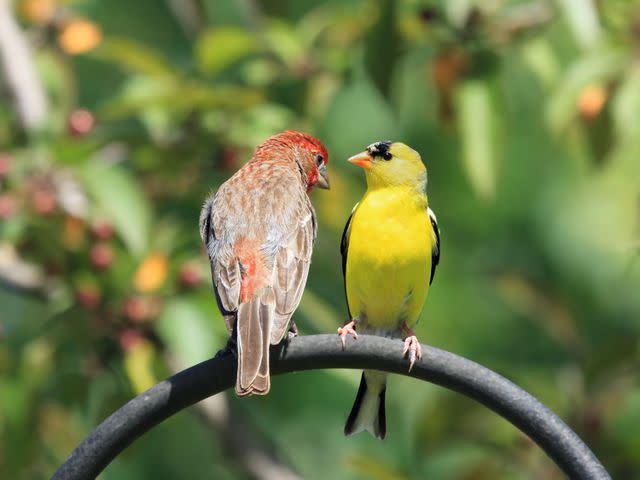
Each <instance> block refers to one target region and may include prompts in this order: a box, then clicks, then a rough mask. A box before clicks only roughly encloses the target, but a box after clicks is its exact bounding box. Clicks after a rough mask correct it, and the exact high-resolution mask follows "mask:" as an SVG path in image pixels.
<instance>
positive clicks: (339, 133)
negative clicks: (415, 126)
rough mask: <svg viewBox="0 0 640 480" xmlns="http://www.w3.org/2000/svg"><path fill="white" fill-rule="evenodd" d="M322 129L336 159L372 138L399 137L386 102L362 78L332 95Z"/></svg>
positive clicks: (357, 149) (352, 152) (351, 152)
mask: <svg viewBox="0 0 640 480" xmlns="http://www.w3.org/2000/svg"><path fill="white" fill-rule="evenodd" d="M323 132H325V135H326V141H327V143H328V144H330V145H331V147H332V150H333V151H334V152H336V157H337V158H346V157H348V156H350V155H353V154H355V153H357V152H359V151H361V150H364V148H365V147H366V146H367V145H369V144H370V143H373V142H375V141H378V140H384V139H387V138H398V137H399V128H398V123H397V121H396V118H395V116H394V114H393V112H392V110H391V107H390V106H389V103H388V102H387V101H386V99H385V98H384V97H383V96H382V95H381V94H380V92H379V91H378V90H377V89H376V88H375V87H374V86H373V85H372V84H371V82H370V81H369V80H368V79H366V78H362V79H361V80H358V81H356V82H354V83H353V84H351V85H349V86H347V87H344V88H343V89H342V90H340V91H339V92H338V93H337V94H336V96H335V97H334V99H333V102H332V104H331V107H329V109H328V111H327V115H326V118H325V122H324V127H323Z"/></svg>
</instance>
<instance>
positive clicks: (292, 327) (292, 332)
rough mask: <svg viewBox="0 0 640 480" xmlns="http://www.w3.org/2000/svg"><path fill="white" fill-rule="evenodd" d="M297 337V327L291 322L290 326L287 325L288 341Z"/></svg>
mask: <svg viewBox="0 0 640 480" xmlns="http://www.w3.org/2000/svg"><path fill="white" fill-rule="evenodd" d="M297 336H298V326H297V325H296V324H295V323H294V322H293V320H292V321H291V325H289V332H288V337H289V340H291V339H292V338H294V337H297Z"/></svg>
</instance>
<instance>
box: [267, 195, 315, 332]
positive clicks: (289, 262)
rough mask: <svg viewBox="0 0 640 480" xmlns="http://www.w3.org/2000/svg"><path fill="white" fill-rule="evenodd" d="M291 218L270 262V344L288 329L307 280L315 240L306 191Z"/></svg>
mask: <svg viewBox="0 0 640 480" xmlns="http://www.w3.org/2000/svg"><path fill="white" fill-rule="evenodd" d="M299 205H300V207H299V208H298V209H296V210H295V213H294V214H293V216H292V218H291V223H290V225H291V227H290V231H289V232H288V235H287V236H286V237H285V239H284V242H283V244H282V246H280V247H279V248H278V249H277V253H276V254H275V258H274V265H273V269H274V271H273V282H272V288H273V292H274V294H275V301H276V308H275V312H274V319H273V324H272V326H271V343H272V344H277V343H279V342H280V341H281V340H282V338H283V337H284V335H285V334H286V333H287V331H288V330H289V323H290V320H291V316H292V315H293V312H294V311H295V309H296V308H297V307H298V304H299V303H300V299H301V298H302V293H303V292H304V287H305V285H306V283H307V275H308V273H309V265H310V263H311V254H312V252H313V244H314V242H315V239H316V215H315V212H314V210H313V207H312V206H311V202H310V201H309V199H308V197H307V196H306V194H305V195H304V196H302V197H301V198H300V203H299Z"/></svg>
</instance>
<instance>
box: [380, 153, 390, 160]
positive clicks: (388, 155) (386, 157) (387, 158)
mask: <svg viewBox="0 0 640 480" xmlns="http://www.w3.org/2000/svg"><path fill="white" fill-rule="evenodd" d="M382 158H384V159H385V160H386V161H389V160H391V158H392V155H391V153H390V152H384V153H383V154H382Z"/></svg>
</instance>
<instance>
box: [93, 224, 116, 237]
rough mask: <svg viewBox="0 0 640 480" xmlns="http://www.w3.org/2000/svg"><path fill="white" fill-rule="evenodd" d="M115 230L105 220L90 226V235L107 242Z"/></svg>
mask: <svg viewBox="0 0 640 480" xmlns="http://www.w3.org/2000/svg"><path fill="white" fill-rule="evenodd" d="M114 232H115V230H114V228H113V225H111V224H110V223H109V222H107V221H106V220H98V221H96V222H94V223H93V224H92V225H91V235H93V237H94V238H96V239H98V240H109V239H110V238H111V237H113V234H114Z"/></svg>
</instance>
